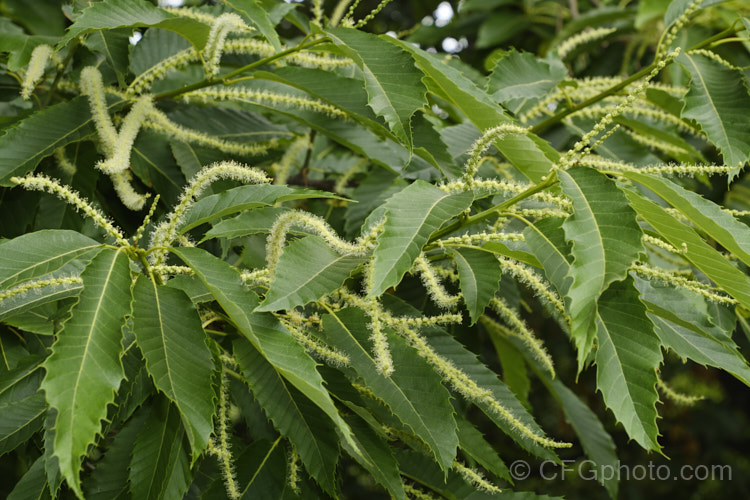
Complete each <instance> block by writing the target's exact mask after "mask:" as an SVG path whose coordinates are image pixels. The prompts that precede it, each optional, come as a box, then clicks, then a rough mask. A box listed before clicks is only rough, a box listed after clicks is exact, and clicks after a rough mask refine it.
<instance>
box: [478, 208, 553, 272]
mask: <svg viewBox="0 0 750 500" xmlns="http://www.w3.org/2000/svg"><path fill="white" fill-rule="evenodd" d="M544 220H547V219H544ZM481 248H482V250H483V251H486V252H492V253H494V254H497V255H502V256H504V257H510V258H511V259H514V260H517V261H520V262H523V263H525V264H528V265H530V266H534V267H538V268H541V267H542V263H541V262H539V260H538V259H537V258H536V257H535V256H534V255H532V254H530V253H529V252H525V251H523V250H511V249H510V248H508V245H506V244H505V243H500V242H499V241H490V242H487V243H485V244H484V245H482V246H481Z"/></svg>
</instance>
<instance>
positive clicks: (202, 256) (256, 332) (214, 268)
mask: <svg viewBox="0 0 750 500" xmlns="http://www.w3.org/2000/svg"><path fill="white" fill-rule="evenodd" d="M172 252H173V253H175V254H176V255H177V256H178V257H179V258H180V259H181V260H182V261H183V262H185V264H187V265H188V266H190V267H191V268H192V269H193V271H195V274H196V275H197V276H198V278H200V280H201V281H203V283H204V284H205V285H206V287H207V288H208V289H209V291H210V292H211V293H212V294H213V296H214V297H215V298H216V300H217V301H218V302H219V304H220V305H221V307H222V308H223V309H224V311H226V313H227V314H228V315H229V317H230V319H231V320H232V321H233V322H234V324H235V325H236V326H237V328H238V329H239V330H240V332H242V334H243V335H244V336H245V337H247V339H248V340H249V341H250V342H251V343H252V344H253V346H254V347H255V348H256V349H257V350H258V351H259V352H260V353H261V354H262V355H263V357H264V358H265V359H266V360H268V362H269V363H270V364H271V365H272V366H273V368H274V370H276V371H277V372H278V373H279V374H280V375H281V376H283V377H284V378H285V379H286V380H288V381H289V382H290V383H291V384H292V385H293V386H294V387H296V388H297V389H298V390H299V391H300V392H301V393H302V394H304V395H305V396H307V397H308V398H309V399H310V400H311V401H312V402H313V403H315V404H316V405H317V406H318V407H319V408H320V409H321V410H323V411H324V412H325V414H326V415H328V417H329V418H330V419H331V420H332V421H333V422H334V424H335V425H336V427H337V428H338V429H339V431H340V433H341V435H342V437H343V438H344V439H346V440H347V441H349V444H350V445H351V446H352V448H354V449H356V445H355V444H354V441H353V440H352V436H351V430H350V429H349V427H348V426H347V425H346V423H345V422H344V420H343V419H342V418H341V416H340V415H339V413H338V410H337V409H336V406H335V405H334V404H333V401H332V400H331V396H330V395H329V394H328V391H327V390H326V389H325V387H323V378H322V377H321V376H320V373H318V371H317V370H316V368H315V361H313V359H312V358H310V356H308V354H307V353H306V352H305V350H304V349H303V348H302V346H300V345H299V344H298V343H297V341H296V340H294V338H293V337H292V335H291V334H290V333H289V332H288V331H286V329H285V328H284V327H283V326H281V324H280V323H279V322H278V320H276V319H275V318H274V317H273V316H272V315H270V314H268V313H251V311H253V310H254V309H255V308H256V307H257V306H258V298H257V296H256V295H255V294H253V293H248V290H247V289H246V288H245V287H244V285H243V284H242V280H241V278H240V274H239V272H238V271H236V270H235V269H233V268H232V267H231V266H229V264H227V263H225V262H223V261H221V260H219V259H217V258H216V257H214V256H213V255H211V254H209V253H208V252H206V251H205V250H201V249H198V248H187V247H186V248H179V249H173V250H172Z"/></svg>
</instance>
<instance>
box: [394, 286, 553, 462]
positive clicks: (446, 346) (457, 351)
mask: <svg viewBox="0 0 750 500" xmlns="http://www.w3.org/2000/svg"><path fill="white" fill-rule="evenodd" d="M383 303H384V304H385V305H386V306H388V308H389V309H391V310H392V311H393V312H394V313H396V314H398V315H403V316H408V317H421V316H422V312H421V311H418V310H416V309H414V308H413V307H411V306H409V305H408V304H406V303H405V302H403V301H402V300H401V299H399V298H397V297H395V296H392V295H385V296H383ZM419 333H420V334H421V335H422V336H423V337H424V338H425V339H426V341H427V343H428V344H429V345H430V347H431V348H432V349H433V350H434V351H435V352H436V353H437V354H438V355H440V356H441V357H443V358H445V359H447V360H448V361H450V362H451V363H453V364H454V365H455V366H456V367H457V368H459V369H460V370H462V371H463V372H464V373H466V374H467V375H468V376H469V377H470V378H471V379H472V380H474V382H476V383H477V385H478V386H479V387H480V388H481V389H484V390H488V391H490V392H491V393H492V396H493V397H494V399H495V400H496V401H498V402H499V403H500V404H501V405H503V407H505V408H506V409H507V410H508V411H509V412H510V413H511V414H512V415H513V416H514V417H515V418H517V419H518V420H519V421H520V422H521V423H523V424H524V425H525V426H526V427H528V428H529V429H530V430H531V431H532V432H534V433H536V434H537V435H539V436H543V435H544V431H542V429H541V428H540V427H539V425H537V423H536V422H535V421H534V417H532V416H531V414H530V413H529V412H528V411H527V410H526V408H525V407H524V406H523V404H522V403H521V402H520V401H519V400H518V398H516V396H515V395H514V394H513V392H511V390H510V389H508V387H507V386H506V385H505V384H504V383H502V382H501V381H500V380H499V379H498V377H497V374H496V373H495V372H493V371H492V370H490V369H489V368H487V367H486V366H485V365H484V364H482V363H481V362H480V361H479V360H478V359H477V355H476V354H474V353H473V352H471V351H469V350H468V349H466V348H465V347H464V346H463V345H462V344H461V343H460V342H458V341H457V340H456V339H455V337H453V336H452V335H450V334H449V333H448V332H446V331H445V330H443V329H442V328H438V327H423V328H422V329H421V330H420V332H419ZM471 402H472V403H474V404H476V405H477V407H479V409H480V410H482V412H484V413H485V414H486V415H487V416H488V417H489V418H490V419H491V420H492V421H493V422H494V423H495V425H497V427H498V428H500V429H501V430H502V431H503V432H504V433H505V434H507V435H508V436H510V437H511V438H512V439H513V440H514V441H515V442H516V443H518V444H519V445H520V446H521V447H522V448H523V449H525V450H526V451H528V452H530V453H533V454H534V455H536V456H538V457H541V458H544V459H545V460H553V461H555V462H556V463H557V462H559V458H557V455H556V454H555V452H554V451H552V450H550V449H549V448H545V447H543V446H541V445H539V444H537V443H536V442H534V441H532V440H531V439H529V438H528V437H527V436H525V435H523V434H521V433H520V432H519V431H518V430H517V429H516V428H514V427H513V426H511V425H510V424H508V422H507V421H506V420H504V419H503V418H502V417H500V416H499V415H498V414H497V412H496V411H494V410H493V409H492V406H491V405H490V404H488V403H485V402H481V401H471Z"/></svg>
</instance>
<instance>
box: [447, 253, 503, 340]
mask: <svg viewBox="0 0 750 500" xmlns="http://www.w3.org/2000/svg"><path fill="white" fill-rule="evenodd" d="M453 260H455V261H456V269H457V270H458V280H459V283H460V286H461V294H462V295H463V296H464V304H466V308H467V309H468V310H469V316H470V317H471V324H472V325H473V324H474V323H476V322H477V320H478V319H479V316H481V315H482V314H483V313H484V309H485V308H486V307H487V304H489V303H490V300H492V298H493V297H494V296H495V293H496V292H497V290H498V289H499V288H500V277H501V275H502V271H501V270H500V263H499V262H498V261H497V257H495V256H494V255H492V254H491V253H487V252H483V251H482V250H472V249H470V248H462V249H460V250H456V251H455V252H453Z"/></svg>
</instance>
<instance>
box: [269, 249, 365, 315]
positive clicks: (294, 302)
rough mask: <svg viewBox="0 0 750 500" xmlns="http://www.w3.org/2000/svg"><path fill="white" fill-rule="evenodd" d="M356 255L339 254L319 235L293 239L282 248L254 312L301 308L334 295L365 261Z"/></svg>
mask: <svg viewBox="0 0 750 500" xmlns="http://www.w3.org/2000/svg"><path fill="white" fill-rule="evenodd" d="M364 260H365V258H364V257H362V256H357V255H340V254H339V253H337V252H335V251H334V250H331V248H330V247H329V246H328V245H327V244H326V242H325V241H323V239H322V238H320V237H318V236H308V237H306V238H302V239H299V240H295V241H293V242H292V243H290V244H289V245H288V246H286V247H285V248H284V252H283V253H282V254H281V258H280V259H279V263H278V264H277V265H276V273H275V274H274V279H273V282H272V283H271V286H270V287H269V289H268V293H267V294H266V298H265V300H264V301H263V302H261V304H260V306H258V309H257V311H279V310H282V309H292V308H294V307H297V306H303V305H305V304H307V303H308V302H312V301H315V300H318V299H320V298H322V297H324V296H325V295H327V294H329V293H331V292H333V291H334V290H336V289H337V288H339V287H341V285H343V284H344V281H346V280H347V278H349V276H350V275H351V273H352V271H354V270H355V269H356V268H357V266H359V265H360V264H361V263H362V262H364Z"/></svg>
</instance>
